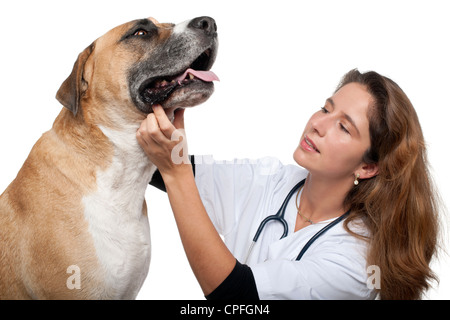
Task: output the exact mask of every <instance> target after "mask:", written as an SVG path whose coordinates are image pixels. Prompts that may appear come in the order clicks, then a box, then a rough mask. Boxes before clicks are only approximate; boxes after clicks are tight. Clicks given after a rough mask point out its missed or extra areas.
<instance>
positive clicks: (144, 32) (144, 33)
mask: <svg viewBox="0 0 450 320" xmlns="http://www.w3.org/2000/svg"><path fill="white" fill-rule="evenodd" d="M147 34H148V32H147V31H145V30H142V29H140V30H138V31H136V32H135V33H134V35H135V36H146V35H147Z"/></svg>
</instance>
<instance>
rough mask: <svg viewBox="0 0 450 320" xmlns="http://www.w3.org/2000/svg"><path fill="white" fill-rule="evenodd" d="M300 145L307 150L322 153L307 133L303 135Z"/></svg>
mask: <svg viewBox="0 0 450 320" xmlns="http://www.w3.org/2000/svg"><path fill="white" fill-rule="evenodd" d="M300 146H301V147H302V148H303V150H305V151H311V152H317V153H320V151H319V150H318V149H317V147H316V145H315V144H314V142H313V141H312V140H311V139H309V138H308V136H307V135H305V136H304V137H303V139H302V141H301V142H300Z"/></svg>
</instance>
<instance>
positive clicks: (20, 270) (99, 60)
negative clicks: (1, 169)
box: [0, 24, 146, 299]
mask: <svg viewBox="0 0 450 320" xmlns="http://www.w3.org/2000/svg"><path fill="white" fill-rule="evenodd" d="M126 27H127V24H125V25H123V26H119V27H117V28H115V29H113V30H111V31H110V32H108V33H107V34H106V35H105V36H103V37H102V38H99V39H98V40H97V41H96V42H95V43H94V44H93V48H94V49H93V52H92V54H91V53H88V52H87V50H88V49H87V50H85V51H84V52H83V53H82V54H80V58H79V60H78V61H77V63H79V62H80V60H81V59H86V58H87V60H86V61H84V62H85V65H83V66H78V67H79V68H81V67H83V69H84V70H83V71H84V75H83V76H84V77H85V78H86V80H87V81H88V82H89V83H90V85H92V88H91V90H89V91H88V92H89V93H96V92H97V91H101V93H102V94H104V96H95V95H94V94H92V95H91V94H87V95H86V96H84V97H83V98H82V99H83V102H84V103H83V108H82V110H81V111H80V113H79V114H77V116H76V117H74V116H73V115H72V113H71V112H70V111H69V110H67V109H63V110H62V111H61V113H60V115H59V116H58V117H57V119H56V120H55V122H54V125H53V128H52V129H51V130H50V131H48V132H46V133H44V134H43V135H42V137H41V138H40V139H39V140H38V141H37V143H36V144H35V145H34V147H33V149H32V150H31V152H30V154H29V156H28V158H27V160H26V161H25V163H24V165H23V167H22V168H21V170H20V171H19V173H18V175H17V177H16V179H15V180H14V181H13V182H12V183H11V184H10V185H9V186H8V188H7V189H6V190H5V192H4V193H3V194H2V195H1V197H0V299H29V298H39V299H67V298H70V299H89V298H96V297H99V296H101V295H102V294H101V290H102V287H101V283H100V282H101V281H99V279H100V280H101V279H102V274H101V269H100V268H99V266H98V261H97V257H96V256H95V249H94V247H93V243H92V239H91V236H90V234H88V231H87V230H88V226H87V221H86V220H85V218H84V216H83V206H82V202H81V199H82V197H83V196H84V195H86V194H88V193H89V192H92V191H93V190H95V188H96V172H97V171H99V170H105V169H106V168H107V167H108V166H109V164H110V161H111V160H112V156H113V147H112V145H111V143H110V142H109V140H108V139H107V138H106V137H105V136H104V134H103V133H102V132H101V130H100V129H99V128H98V125H103V126H105V127H111V128H115V129H119V128H118V125H117V124H115V120H114V119H111V118H109V116H108V114H107V112H106V110H104V108H105V99H106V100H111V101H123V97H124V96H126V95H127V92H126V91H125V90H126V85H125V84H124V83H121V82H120V81H112V80H111V81H109V80H108V79H111V76H112V75H115V76H116V78H117V79H119V80H120V79H123V78H124V77H123V76H119V75H120V74H123V73H124V72H125V71H126V70H127V68H128V67H129V65H131V64H132V63H133V61H132V59H130V57H131V58H132V57H136V59H137V58H138V55H137V54H131V55H130V53H129V52H117V51H116V50H115V49H116V46H115V42H117V40H118V37H119V36H120V35H121V34H122V31H123V29H124V28H126ZM90 49H92V48H90ZM114 55H116V57H115V59H114V61H123V64H116V65H114V66H113V68H111V66H109V65H108V61H111V57H112V56H114ZM117 55H121V56H119V57H117ZM130 60H131V61H130ZM94 69H95V71H96V72H94ZM102 70H105V72H102ZM105 79H106V80H105ZM104 81H108V83H109V84H110V86H109V88H110V89H111V90H110V91H109V92H104V90H96V88H95V85H96V83H100V84H101V83H104ZM128 103H129V105H128V108H126V107H127V105H126V104H125V105H124V106H123V107H125V108H123V109H121V110H118V113H119V112H120V113H121V116H123V117H124V118H128V119H132V121H136V122H137V121H140V120H142V119H144V118H145V115H143V114H142V113H140V112H138V111H137V110H136V109H135V108H134V107H133V106H132V102H131V101H128ZM145 208H146V206H145V205H144V210H145ZM145 214H146V212H145ZM86 253H92V254H91V255H89V254H88V255H87V254H86ZM74 264H76V265H77V266H79V267H80V269H81V270H83V272H82V273H81V277H82V278H81V282H82V283H83V286H82V288H81V289H80V290H69V289H68V288H67V285H66V281H67V279H68V277H69V276H70V275H71V274H70V273H67V268H68V267H69V266H71V265H74ZM42 288H46V289H45V290H44V289H42ZM99 291H100V292H99Z"/></svg>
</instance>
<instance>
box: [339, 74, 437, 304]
mask: <svg viewBox="0 0 450 320" xmlns="http://www.w3.org/2000/svg"><path fill="white" fill-rule="evenodd" d="M352 82H357V83H359V84H362V85H364V86H365V87H366V90H367V91H368V92H369V93H370V94H371V96H372V98H373V102H372V105H371V106H370V108H369V111H368V119H369V132H370V142H371V145H370V147H369V149H368V150H367V151H366V152H365V154H364V156H363V161H364V162H365V163H367V164H373V163H376V164H377V165H378V175H376V176H375V177H373V178H371V179H366V180H361V181H360V183H359V184H358V185H357V186H355V187H354V188H352V190H351V191H350V192H349V194H348V195H347V197H346V199H345V206H346V207H348V208H350V209H351V214H350V216H349V217H348V218H347V220H346V222H345V227H346V229H347V230H348V231H349V232H352V231H351V230H350V228H349V223H350V222H351V221H357V220H358V219H361V220H362V221H363V222H364V223H365V225H366V227H367V228H368V229H369V231H370V237H369V249H368V256H367V263H368V265H376V266H378V267H379V270H380V280H381V282H380V289H379V293H380V298H381V299H419V298H421V295H422V293H423V292H424V291H425V290H426V289H428V287H429V284H430V283H429V282H430V280H433V279H434V280H437V278H436V276H435V275H434V273H433V272H432V270H431V269H430V266H429V264H430V260H431V258H432V257H433V256H434V254H435V253H436V247H437V234H438V202H437V195H436V193H435V190H434V189H433V183H432V180H431V177H430V174H429V171H428V161H427V154H426V147H425V142H424V138H423V134H422V129H421V127H420V123H419V120H418V117H417V114H416V112H415V110H414V108H413V106H412V104H411V102H410V100H409V99H408V97H407V96H406V94H405V93H404V92H403V91H402V89H400V87H399V86H398V85H397V84H396V83H395V82H394V81H392V80H390V79H388V78H386V77H384V76H381V75H379V74H378V73H376V72H372V71H371V72H367V73H360V72H359V71H358V70H351V71H350V72H348V73H347V74H346V75H345V76H344V77H343V79H342V81H341V83H340V84H339V86H338V88H337V89H336V91H338V90H339V89H340V88H341V87H343V86H344V85H346V84H348V83H352Z"/></svg>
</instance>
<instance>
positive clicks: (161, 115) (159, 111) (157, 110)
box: [152, 105, 176, 139]
mask: <svg viewBox="0 0 450 320" xmlns="http://www.w3.org/2000/svg"><path fill="white" fill-rule="evenodd" d="M152 108H153V114H154V115H155V117H156V120H157V121H158V125H159V129H160V130H161V132H162V133H163V134H164V135H165V136H166V138H168V139H170V138H171V137H172V133H173V132H174V131H175V130H176V128H175V127H174V126H173V124H172V122H170V120H169V118H168V117H167V115H166V112H165V111H164V109H163V107H161V106H160V105H154V106H153V107H152Z"/></svg>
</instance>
